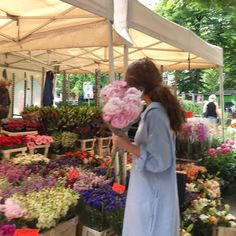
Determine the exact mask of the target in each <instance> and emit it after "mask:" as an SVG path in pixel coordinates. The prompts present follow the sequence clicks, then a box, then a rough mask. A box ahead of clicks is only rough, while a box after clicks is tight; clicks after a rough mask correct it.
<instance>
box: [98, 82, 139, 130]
mask: <svg viewBox="0 0 236 236" xmlns="http://www.w3.org/2000/svg"><path fill="white" fill-rule="evenodd" d="M141 95H142V92H141V91H139V90H137V89H136V88H134V87H131V88H127V83H126V82H125V81H114V82H113V83H112V84H109V85H108V86H106V87H105V88H103V89H102V91H101V98H102V99H103V100H104V102H105V106H104V107H103V120H104V121H105V122H107V123H108V124H109V126H110V127H111V128H115V129H125V128H127V127H128V126H129V125H130V124H131V123H132V122H134V121H135V120H136V119H137V118H138V117H139V114H140V113H141V111H142V103H141ZM112 131H113V132H114V129H112Z"/></svg>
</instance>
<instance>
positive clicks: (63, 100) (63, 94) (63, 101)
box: [62, 71, 67, 105]
mask: <svg viewBox="0 0 236 236" xmlns="http://www.w3.org/2000/svg"><path fill="white" fill-rule="evenodd" d="M66 79H67V78H66V72H65V71H63V83H62V103H63V105H66Z"/></svg>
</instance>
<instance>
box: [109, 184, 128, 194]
mask: <svg viewBox="0 0 236 236" xmlns="http://www.w3.org/2000/svg"><path fill="white" fill-rule="evenodd" d="M112 190H113V191H114V192H117V193H119V194H122V193H124V191H125V186H124V185H121V184H118V183H114V184H113V186H112Z"/></svg>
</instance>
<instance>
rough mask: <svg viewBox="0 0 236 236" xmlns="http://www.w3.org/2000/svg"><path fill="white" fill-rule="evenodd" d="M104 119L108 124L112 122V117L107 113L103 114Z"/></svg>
mask: <svg viewBox="0 0 236 236" xmlns="http://www.w3.org/2000/svg"><path fill="white" fill-rule="evenodd" d="M102 118H103V120H104V121H106V122H108V121H110V120H111V118H112V116H110V115H108V114H106V113H103V115H102Z"/></svg>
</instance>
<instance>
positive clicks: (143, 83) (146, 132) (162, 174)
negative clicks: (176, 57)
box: [113, 58, 185, 236]
mask: <svg viewBox="0 0 236 236" xmlns="http://www.w3.org/2000/svg"><path fill="white" fill-rule="evenodd" d="M125 80H126V82H127V85H128V87H135V88H137V89H139V90H141V91H142V92H143V94H142V99H143V100H144V101H145V102H146V105H147V108H146V109H145V111H144V112H143V113H142V115H141V120H140V123H139V126H138V130H137V132H136V135H135V138H134V141H135V143H134V144H133V143H131V142H130V141H129V139H128V137H119V136H117V135H115V134H113V145H114V146H115V147H120V148H122V149H123V150H125V151H127V152H129V153H132V154H133V164H132V170H131V176H130V182H129V189H128V195H127V201H126V208H125V217H124V224H123V233H122V236H178V235H179V231H180V225H179V202H178V194H177V180H176V156H175V135H176V132H178V131H180V130H181V127H182V124H183V122H184V121H185V118H184V111H183V109H182V108H181V106H180V104H179V101H178V99H177V98H176V96H174V95H173V94H172V93H171V91H170V89H169V88H168V87H167V86H165V85H163V83H162V77H161V74H160V72H159V70H158V69H157V67H156V66H155V64H154V63H153V62H152V61H151V60H149V59H146V58H145V59H140V60H137V61H135V62H133V63H132V64H130V65H129V67H128V69H127V72H126V76H125Z"/></svg>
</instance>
